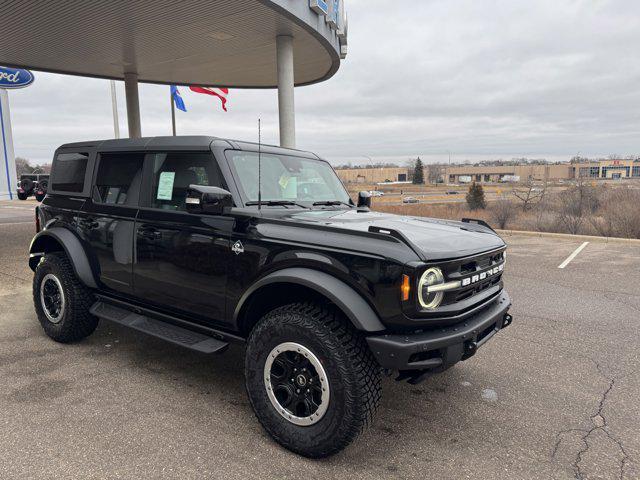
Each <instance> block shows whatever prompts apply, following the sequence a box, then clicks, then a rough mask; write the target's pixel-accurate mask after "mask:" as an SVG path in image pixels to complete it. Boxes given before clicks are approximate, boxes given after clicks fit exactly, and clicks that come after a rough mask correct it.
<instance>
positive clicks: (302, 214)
mask: <svg viewBox="0 0 640 480" xmlns="http://www.w3.org/2000/svg"><path fill="white" fill-rule="evenodd" d="M285 218H289V219H290V220H292V221H297V222H309V223H314V224H321V225H323V226H325V227H329V228H331V227H335V228H340V229H347V230H359V231H365V232H366V231H369V227H372V226H373V227H374V228H382V229H392V230H397V231H400V232H401V233H402V234H403V235H404V236H405V237H406V238H407V239H409V241H411V243H413V244H414V245H415V246H416V247H417V248H418V249H419V250H421V253H422V254H423V255H424V257H425V259H426V260H445V259H450V258H457V257H466V256H470V255H476V254H480V253H483V252H487V251H489V250H494V249H496V248H501V247H504V246H505V243H504V241H503V240H502V239H501V238H500V237H499V236H498V235H497V234H496V233H495V232H493V231H492V230H490V229H488V228H486V227H483V226H481V225H477V224H474V223H463V222H455V221H452V220H442V219H437V218H426V217H408V216H403V215H393V214H390V213H379V212H362V211H361V212H358V211H356V210H355V209H352V210H307V211H300V210H298V211H296V212H295V213H293V212H292V213H291V214H290V215H286V216H285Z"/></svg>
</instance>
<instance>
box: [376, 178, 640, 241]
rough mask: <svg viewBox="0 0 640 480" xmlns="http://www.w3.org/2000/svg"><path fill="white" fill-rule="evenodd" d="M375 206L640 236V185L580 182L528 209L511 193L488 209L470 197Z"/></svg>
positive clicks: (518, 226) (511, 225) (523, 226)
mask: <svg viewBox="0 0 640 480" xmlns="http://www.w3.org/2000/svg"><path fill="white" fill-rule="evenodd" d="M374 209H375V210H378V211H382V212H390V213H396V214H399V215H412V216H418V217H433V218H446V219H451V220H460V219H462V218H465V217H467V218H477V219H480V220H484V221H486V222H487V223H489V225H491V226H493V227H494V228H501V227H502V228H508V229H511V230H529V231H539V232H556V233H572V234H582V235H599V236H608V237H623V238H640V189H638V188H634V187H633V186H627V185H622V186H619V187H610V186H596V187H594V186H592V185H580V184H579V185H576V186H574V187H571V188H568V189H566V190H563V191H561V192H554V193H551V194H549V195H547V196H546V197H545V198H544V199H543V200H542V201H541V202H540V203H538V204H536V205H534V206H533V207H531V208H529V209H528V210H526V211H524V210H523V209H522V208H521V205H520V204H519V203H517V202H515V201H513V200H508V199H500V200H498V201H489V203H488V206H487V208H486V209H485V210H469V209H468V208H467V205H466V203H451V204H426V203H418V204H409V205H384V204H375V205H374ZM500 224H502V225H500Z"/></svg>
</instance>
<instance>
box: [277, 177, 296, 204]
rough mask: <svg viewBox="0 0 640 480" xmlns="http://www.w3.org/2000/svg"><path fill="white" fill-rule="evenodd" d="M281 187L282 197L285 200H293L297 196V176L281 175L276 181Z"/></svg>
mask: <svg viewBox="0 0 640 480" xmlns="http://www.w3.org/2000/svg"><path fill="white" fill-rule="evenodd" d="M278 183H279V184H280V187H282V198H285V199H287V200H292V199H293V200H295V199H296V198H298V179H297V177H288V176H285V175H282V176H281V177H280V180H279V181H278Z"/></svg>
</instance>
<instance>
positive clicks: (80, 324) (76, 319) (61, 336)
mask: <svg viewBox="0 0 640 480" xmlns="http://www.w3.org/2000/svg"><path fill="white" fill-rule="evenodd" d="M47 274H53V275H54V276H55V277H57V278H58V280H59V281H60V283H61V285H62V290H63V294H64V298H65V308H64V312H63V314H62V316H61V319H60V321H59V322H58V323H53V322H51V321H50V320H49V319H48V318H47V315H46V314H45V312H44V310H43V306H42V301H41V299H40V284H41V282H42V281H43V278H44V277H45V276H46V275H47ZM93 302H94V299H93V295H92V293H91V290H89V289H88V288H87V287H86V286H85V285H83V284H82V283H81V282H80V280H78V277H76V274H75V272H74V271H73V267H72V266H71V262H69V259H68V258H67V257H66V256H65V255H64V253H61V252H52V253H47V254H46V255H45V256H44V257H43V259H42V260H41V261H40V263H39V264H38V267H37V268H36V272H35V275H34V277H33V303H34V306H35V310H36V314H37V315H38V320H39V321H40V324H41V325H42V328H43V329H44V331H45V333H46V334H47V335H48V336H49V337H51V338H52V339H53V340H55V341H56V342H61V343H70V342H76V341H78V340H82V339H83V338H85V337H87V336H89V335H91V334H92V333H93V331H94V330H95V329H96V327H97V326H98V318H97V317H95V316H93V315H91V314H90V313H89V309H90V308H91V305H92V304H93Z"/></svg>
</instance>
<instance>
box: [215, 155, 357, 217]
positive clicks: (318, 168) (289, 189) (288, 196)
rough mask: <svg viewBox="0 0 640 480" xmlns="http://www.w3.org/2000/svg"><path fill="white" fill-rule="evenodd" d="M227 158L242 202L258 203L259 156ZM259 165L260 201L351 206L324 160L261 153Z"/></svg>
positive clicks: (341, 186) (339, 183)
mask: <svg viewBox="0 0 640 480" xmlns="http://www.w3.org/2000/svg"><path fill="white" fill-rule="evenodd" d="M227 158H228V160H229V164H230V166H231V170H232V171H233V176H234V177H235V178H236V180H237V182H238V184H239V187H240V190H241V193H242V195H243V197H244V200H245V203H252V202H257V200H258V154H257V153H254V152H241V151H227ZM261 165H262V166H261V170H262V179H261V186H262V201H263V202H292V203H305V202H308V203H309V204H313V203H315V202H336V203H337V202H342V203H350V199H349V195H348V193H347V192H346V190H345V188H344V186H343V185H342V183H341V182H340V179H339V178H338V176H337V175H336V173H335V172H334V171H333V169H332V168H331V166H330V165H329V164H328V163H326V162H324V161H321V160H313V159H308V158H301V157H292V156H288V155H273V154H264V153H263V154H262V155H261Z"/></svg>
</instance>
